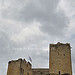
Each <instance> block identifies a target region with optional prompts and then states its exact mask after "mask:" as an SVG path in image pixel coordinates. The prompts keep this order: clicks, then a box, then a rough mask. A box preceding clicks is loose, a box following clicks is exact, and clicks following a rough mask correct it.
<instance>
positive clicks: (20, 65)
mask: <svg viewBox="0 0 75 75" xmlns="http://www.w3.org/2000/svg"><path fill="white" fill-rule="evenodd" d="M49 49H50V50H49V69H46V68H38V69H37V68H35V69H34V68H32V65H31V63H30V62H27V61H26V60H25V59H24V60H23V59H18V60H12V61H9V62H8V70H7V75H72V64H71V47H70V44H69V43H66V44H63V43H60V42H58V43H57V44H50V45H49Z"/></svg>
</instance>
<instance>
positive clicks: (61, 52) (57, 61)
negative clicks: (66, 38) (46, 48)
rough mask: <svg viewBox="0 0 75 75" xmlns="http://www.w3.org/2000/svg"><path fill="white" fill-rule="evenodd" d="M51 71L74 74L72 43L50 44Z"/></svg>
mask: <svg viewBox="0 0 75 75" xmlns="http://www.w3.org/2000/svg"><path fill="white" fill-rule="evenodd" d="M49 55H50V56H49V73H55V74H65V73H68V74H70V75H72V66H71V50H70V44H68V43H67V44H62V43H59V42H58V43H57V44H50V53H49Z"/></svg>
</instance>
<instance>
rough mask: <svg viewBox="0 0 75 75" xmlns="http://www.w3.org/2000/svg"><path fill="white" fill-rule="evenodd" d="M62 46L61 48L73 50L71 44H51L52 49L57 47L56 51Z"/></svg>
mask: <svg viewBox="0 0 75 75" xmlns="http://www.w3.org/2000/svg"><path fill="white" fill-rule="evenodd" d="M60 46H61V47H68V48H69V49H70V48H71V47H70V44H69V43H66V44H63V43H60V42H58V43H57V44H50V47H55V48H56V49H57V48H58V47H60Z"/></svg>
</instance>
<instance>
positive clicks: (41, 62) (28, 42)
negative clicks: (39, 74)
mask: <svg viewBox="0 0 75 75" xmlns="http://www.w3.org/2000/svg"><path fill="white" fill-rule="evenodd" d="M57 42H62V43H67V42H68V43H70V44H71V47H72V49H71V52H72V70H73V75H75V70H74V69H75V0H0V74H1V75H6V73H7V67H8V61H10V60H16V59H18V58H23V59H24V58H25V59H26V60H27V61H28V60H29V59H28V57H29V56H30V57H31V58H32V65H33V67H35V68H36V67H37V68H39V67H41V68H44V67H45V68H48V66H49V44H50V43H57Z"/></svg>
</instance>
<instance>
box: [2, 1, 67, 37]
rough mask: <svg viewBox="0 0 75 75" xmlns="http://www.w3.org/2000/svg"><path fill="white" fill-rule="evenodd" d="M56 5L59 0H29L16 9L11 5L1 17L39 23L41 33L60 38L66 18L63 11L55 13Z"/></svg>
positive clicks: (64, 27) (65, 24) (65, 25)
mask: <svg viewBox="0 0 75 75" xmlns="http://www.w3.org/2000/svg"><path fill="white" fill-rule="evenodd" d="M13 2H14V1H13ZM16 2H17V0H16V1H15V3H16ZM58 3H59V0H46V1H45V0H41V1H40V0H38V1H37V0H36V1H35V0H31V1H29V2H28V4H27V5H25V4H23V3H22V2H21V3H20V4H23V5H20V6H18V7H17V5H15V6H14V5H12V4H11V6H10V7H9V8H7V9H6V10H3V12H2V15H3V16H4V17H6V18H10V19H13V20H18V21H22V22H27V23H29V22H33V21H37V22H40V23H41V26H40V30H41V31H43V32H45V33H47V34H49V35H53V36H61V34H63V33H64V32H65V29H66V27H67V25H68V18H67V17H66V15H65V14H64V11H62V10H60V9H59V10H58V11H57V7H58ZM22 6H23V7H22ZM11 7H12V8H11ZM20 7H22V8H20ZM56 11H57V12H56Z"/></svg>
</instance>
